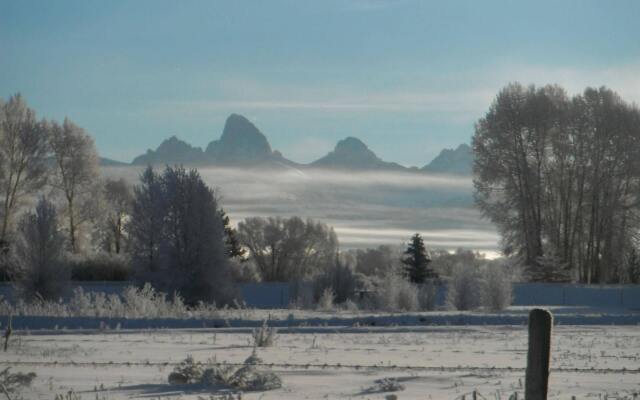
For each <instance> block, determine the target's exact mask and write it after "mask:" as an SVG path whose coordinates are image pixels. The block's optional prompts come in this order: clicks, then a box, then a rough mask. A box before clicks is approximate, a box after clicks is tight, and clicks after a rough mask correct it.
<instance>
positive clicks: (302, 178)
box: [104, 167, 498, 256]
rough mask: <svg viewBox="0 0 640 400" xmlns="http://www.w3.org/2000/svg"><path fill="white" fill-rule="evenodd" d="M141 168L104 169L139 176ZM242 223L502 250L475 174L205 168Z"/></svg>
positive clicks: (353, 243)
mask: <svg viewBox="0 0 640 400" xmlns="http://www.w3.org/2000/svg"><path fill="white" fill-rule="evenodd" d="M141 170H142V168H140V167H107V168H104V174H105V175H106V176H110V177H124V178H125V179H127V180H128V181H130V182H131V183H137V181H138V178H139V174H140V171H141ZM199 171H200V174H201V175H202V177H203V179H204V180H205V182H207V184H209V185H210V186H212V187H214V188H216V190H217V192H218V194H219V196H220V197H221V199H222V206H223V208H224V209H225V210H226V211H227V213H228V214H229V216H230V217H231V219H232V221H233V222H234V223H237V222H238V221H240V220H242V219H243V218H246V217H251V216H264V217H268V216H283V217H287V216H293V215H298V216H300V217H303V218H306V217H310V218H314V219H318V220H322V221H324V222H326V223H328V224H330V225H332V226H333V227H334V228H335V231H336V233H337V234H338V238H339V240H340V244H341V246H342V247H343V248H358V247H372V246H377V245H379V244H401V243H403V242H406V241H407V240H408V238H409V237H410V236H411V235H412V234H414V233H416V232H419V233H421V234H422V235H423V236H424V238H425V242H426V244H427V246H428V247H430V248H446V249H455V248H458V247H464V248H471V249H475V250H479V251H482V252H485V253H487V255H488V256H491V255H494V254H495V251H496V249H497V244H498V235H497V233H496V231H495V229H494V228H493V226H492V225H491V224H490V223H489V222H488V221H486V220H483V219H481V218H480V213H479V212H478V211H477V210H476V209H475V208H473V199H472V191H473V185H472V182H471V178H470V177H458V176H430V175H425V174H419V173H396V172H342V171H326V170H322V171H321V170H304V171H300V170H296V169H287V170H276V171H274V170H265V171H259V170H251V169H230V168H215V167H206V168H199Z"/></svg>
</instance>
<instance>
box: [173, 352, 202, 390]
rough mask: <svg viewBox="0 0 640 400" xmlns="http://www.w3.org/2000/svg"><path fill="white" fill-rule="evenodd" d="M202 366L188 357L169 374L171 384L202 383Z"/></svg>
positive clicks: (191, 357)
mask: <svg viewBox="0 0 640 400" xmlns="http://www.w3.org/2000/svg"><path fill="white" fill-rule="evenodd" d="M202 374H203V369H202V365H201V364H200V363H198V362H196V361H195V360H194V359H193V356H191V355H188V356H187V358H185V359H184V360H182V361H181V362H180V364H178V365H176V366H175V368H173V371H172V372H171V373H170V374H169V383H170V384H172V385H182V384H188V383H200V381H201V380H202Z"/></svg>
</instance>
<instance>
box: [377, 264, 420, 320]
mask: <svg viewBox="0 0 640 400" xmlns="http://www.w3.org/2000/svg"><path fill="white" fill-rule="evenodd" d="M374 299H375V300H374V303H375V307H376V308H377V309H379V310H387V311H416V310H418V309H419V308H420V303H419V300H418V289H417V287H416V286H415V285H414V284H412V283H410V282H409V281H407V280H406V279H405V278H404V277H403V276H401V275H400V274H398V273H395V272H391V273H388V274H387V276H386V277H385V278H384V279H382V280H381V281H380V283H379V284H378V286H377V288H376V291H375V294H374Z"/></svg>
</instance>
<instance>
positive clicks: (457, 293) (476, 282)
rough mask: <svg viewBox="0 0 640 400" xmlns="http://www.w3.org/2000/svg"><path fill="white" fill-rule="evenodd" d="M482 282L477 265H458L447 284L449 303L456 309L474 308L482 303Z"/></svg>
mask: <svg viewBox="0 0 640 400" xmlns="http://www.w3.org/2000/svg"><path fill="white" fill-rule="evenodd" d="M481 296H482V282H481V278H480V274H479V271H478V269H477V268H476V267H471V266H464V265H460V264H459V265H457V266H456V267H455V268H454V269H453V271H452V276H451V279H450V280H449V284H448V285H447V304H448V305H449V307H451V308H454V309H456V310H461V311H462V310H472V309H475V308H478V307H479V306H480V304H481Z"/></svg>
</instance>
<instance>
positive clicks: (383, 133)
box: [0, 0, 640, 166]
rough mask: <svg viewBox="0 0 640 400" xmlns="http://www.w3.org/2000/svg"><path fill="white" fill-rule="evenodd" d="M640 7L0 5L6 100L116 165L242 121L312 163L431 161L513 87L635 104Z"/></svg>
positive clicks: (363, 0)
mask: <svg viewBox="0 0 640 400" xmlns="http://www.w3.org/2000/svg"><path fill="white" fill-rule="evenodd" d="M639 17H640V1H623V0H617V1H604V0H603V1H587V0H581V1H530V2H521V1H471V0H469V1H446V2H445V1H439V2H428V1H408V0H407V1H403V0H395V1H394V0H389V1H373V0H352V1H346V0H344V1H301V0H297V1H257V0H256V1H248V0H247V1H231V0H230V1H224V2H222V1H159V0H156V1H144V0H136V1H115V0H114V1H93V0H78V1H62V0H61V1H44V0H43V1H14V0H0V96H2V97H4V98H6V97H8V96H9V95H10V94H13V93H15V92H18V91H20V92H22V93H23V95H24V96H25V97H26V98H27V101H28V102H29V104H30V105H31V106H32V107H34V108H35V109H36V110H37V111H38V113H39V115H40V116H44V117H47V118H57V119H62V118H64V117H65V116H68V117H69V118H71V119H72V120H74V121H75V122H77V123H78V124H80V125H81V126H83V127H84V128H85V129H87V130H88V131H89V132H90V133H91V134H92V135H93V136H94V137H95V139H96V144H97V146H98V149H99V151H100V153H101V154H102V155H104V156H107V157H111V158H115V159H119V160H127V161H129V160H131V159H132V158H133V157H134V156H135V155H137V154H140V153H142V152H144V151H145V150H146V149H147V148H149V147H153V148H155V147H156V146H157V145H158V144H159V143H160V141H161V140H163V139H164V138H167V137H169V136H171V135H177V136H178V137H180V138H182V139H184V140H187V141H188V142H190V143H192V144H194V145H197V146H203V147H204V146H206V145H207V143H208V142H209V141H211V140H213V139H217V138H218V137H219V136H220V134H221V132H222V127H223V124H224V120H225V118H226V117H227V116H228V115H229V114H230V113H232V112H236V113H240V114H243V115H245V116H247V117H248V118H250V119H251V120H253V121H254V122H255V123H256V124H257V126H258V127H259V128H260V129H261V130H262V131H263V132H264V133H265V134H266V135H267V137H268V138H269V140H270V142H271V144H272V146H273V147H274V148H275V149H278V150H280V151H282V152H283V153H284V154H285V156H287V157H289V158H291V159H293V160H295V161H299V162H308V161H312V160H313V159H316V158H318V157H320V156H322V155H324V154H325V153H326V152H327V151H329V150H331V149H332V148H333V146H334V145H335V143H336V141H337V140H339V139H341V138H344V137H346V136H356V137H359V138H361V139H362V140H363V141H365V142H366V143H367V144H368V145H369V147H370V148H371V149H372V150H374V151H375V152H376V153H377V154H378V155H380V156H381V157H382V158H384V159H386V160H390V161H397V162H400V163H402V164H405V165H418V166H422V165H424V164H426V163H427V162H428V161H429V160H430V159H432V158H433V157H434V156H435V155H436V154H437V153H438V152H439V151H440V150H441V149H442V148H444V147H455V146H457V145H458V144H459V143H462V142H469V140H470V137H471V135H472V134H473V123H474V121H475V120H477V119H478V118H479V117H480V116H482V114H483V112H485V111H486V110H487V108H488V106H489V104H490V102H491V99H492V98H493V96H494V95H495V94H496V92H497V91H498V90H499V89H500V88H501V87H502V86H504V85H505V84H507V83H508V82H510V81H516V80H518V81H521V82H523V83H536V84H545V83H558V84H561V85H563V86H564V87H565V88H567V90H568V91H569V92H570V93H576V92H579V91H581V90H582V89H583V88H584V87H585V86H587V85H590V86H601V85H606V86H609V87H611V88H613V89H614V90H616V91H618V93H620V94H621V95H622V96H623V98H625V99H627V100H628V101H635V102H636V103H640V23H639V22H638V21H639V19H638V18H639Z"/></svg>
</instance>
